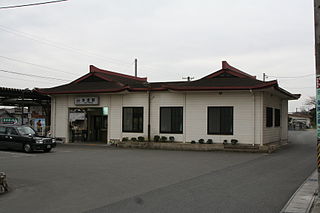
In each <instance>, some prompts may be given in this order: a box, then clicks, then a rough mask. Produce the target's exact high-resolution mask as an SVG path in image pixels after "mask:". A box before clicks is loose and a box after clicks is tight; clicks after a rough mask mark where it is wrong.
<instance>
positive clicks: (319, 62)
mask: <svg viewBox="0 0 320 213" xmlns="http://www.w3.org/2000/svg"><path fill="white" fill-rule="evenodd" d="M319 24H320V0H314V27H315V53H316V102H317V103H316V116H317V168H318V190H319V189H320V182H319V181H320V26H319ZM319 191H320V190H319ZM318 197H320V193H318Z"/></svg>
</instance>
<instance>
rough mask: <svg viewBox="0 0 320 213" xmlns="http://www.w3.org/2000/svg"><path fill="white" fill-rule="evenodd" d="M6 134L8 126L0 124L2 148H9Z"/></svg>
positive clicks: (0, 144) (0, 147)
mask: <svg viewBox="0 0 320 213" xmlns="http://www.w3.org/2000/svg"><path fill="white" fill-rule="evenodd" d="M5 135H6V127H4V126H0V149H7V145H6V140H5Z"/></svg>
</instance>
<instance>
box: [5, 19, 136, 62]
mask: <svg viewBox="0 0 320 213" xmlns="http://www.w3.org/2000/svg"><path fill="white" fill-rule="evenodd" d="M0 30H2V31H5V32H7V33H11V34H14V35H17V36H22V37H24V38H27V39H30V40H33V41H35V42H40V43H42V44H45V45H48V46H52V47H55V48H57V49H62V50H66V51H71V52H74V53H78V54H82V55H85V56H89V57H94V58H96V59H99V60H102V61H106V58H108V59H109V60H111V61H114V62H107V63H112V64H116V65H120V66H127V67H130V68H131V67H132V64H131V63H128V62H123V61H120V60H118V59H114V58H110V57H105V56H102V55H99V54H96V53H92V52H90V51H86V50H81V49H78V48H74V47H71V46H69V45H66V44H63V43H60V42H55V41H51V40H48V39H45V38H40V37H37V36H35V35H32V34H30V33H26V32H22V31H18V30H15V29H12V28H9V27H6V26H3V25H0Z"/></svg>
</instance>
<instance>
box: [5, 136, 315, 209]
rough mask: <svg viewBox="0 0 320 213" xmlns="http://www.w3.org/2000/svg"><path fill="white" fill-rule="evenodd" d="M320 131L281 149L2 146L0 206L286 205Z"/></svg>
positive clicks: (309, 167) (310, 161)
mask: <svg viewBox="0 0 320 213" xmlns="http://www.w3.org/2000/svg"><path fill="white" fill-rule="evenodd" d="M314 135H315V133H314V132H311V131H304V132H291V133H290V140H291V145H290V146H289V147H288V148H285V149H283V150H280V151H278V152H276V153H273V154H259V153H256V154H251V153H226V152H176V151H159V150H130V149H114V148H106V147H94V146H90V147H88V146H86V147H84V146H60V147H58V148H57V149H56V151H55V152H53V153H34V154H24V153H19V152H4V151H0V170H3V171H5V172H6V173H7V174H8V178H9V179H8V181H9V183H10V184H11V186H12V188H13V191H12V192H10V193H9V194H5V195H2V196H0V212H1V213H2V212H8V213H15V212H26V213H28V212H32V213H37V212H39V213H40V212H41V213H43V212H68V213H69V212H92V213H96V212H97V213H100V212H175V213H176V212H237V213H241V212H246V213H247V212H259V213H263V212H272V213H274V212H279V211H280V210H281V208H282V207H283V206H284V205H285V203H286V202H287V200H288V199H289V198H290V196H291V195H292V194H293V193H294V192H295V190H296V189H297V188H298V187H299V186H300V184H301V183H302V182H303V181H304V180H305V179H306V178H307V177H308V176H309V175H310V174H311V172H312V171H313V170H314V169H315V144H316V142H315V136H314Z"/></svg>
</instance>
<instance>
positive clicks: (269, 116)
mask: <svg viewBox="0 0 320 213" xmlns="http://www.w3.org/2000/svg"><path fill="white" fill-rule="evenodd" d="M266 121H267V122H266V126H267V127H272V126H273V110H272V108H271V107H267V119H266Z"/></svg>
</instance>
